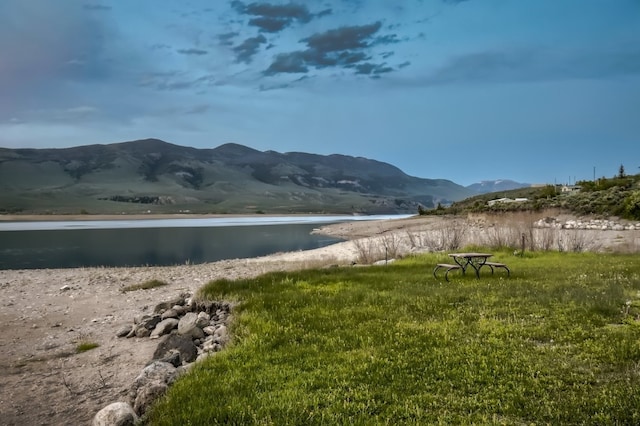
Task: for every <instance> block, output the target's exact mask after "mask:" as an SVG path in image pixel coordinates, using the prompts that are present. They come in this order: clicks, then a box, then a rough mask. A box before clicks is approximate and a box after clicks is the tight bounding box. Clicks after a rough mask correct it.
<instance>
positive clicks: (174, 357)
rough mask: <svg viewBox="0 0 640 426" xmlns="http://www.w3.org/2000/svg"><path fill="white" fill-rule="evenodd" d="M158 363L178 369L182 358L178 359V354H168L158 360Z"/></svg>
mask: <svg viewBox="0 0 640 426" xmlns="http://www.w3.org/2000/svg"><path fill="white" fill-rule="evenodd" d="M158 361H162V362H168V363H169V364H171V365H173V366H174V367H176V368H178V367H180V366H181V365H182V358H181V357H180V352H170V353H168V354H167V355H166V356H165V357H163V358H160V359H159V360H158Z"/></svg>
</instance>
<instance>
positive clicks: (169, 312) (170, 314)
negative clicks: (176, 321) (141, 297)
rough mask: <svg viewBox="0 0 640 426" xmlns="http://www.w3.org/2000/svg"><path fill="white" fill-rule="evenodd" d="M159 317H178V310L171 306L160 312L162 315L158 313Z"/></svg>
mask: <svg viewBox="0 0 640 426" xmlns="http://www.w3.org/2000/svg"><path fill="white" fill-rule="evenodd" d="M160 318H162V319H163V320H165V319H167V318H178V312H176V310H175V309H173V308H171V309H167V310H166V311H164V312H163V313H162V315H160Z"/></svg>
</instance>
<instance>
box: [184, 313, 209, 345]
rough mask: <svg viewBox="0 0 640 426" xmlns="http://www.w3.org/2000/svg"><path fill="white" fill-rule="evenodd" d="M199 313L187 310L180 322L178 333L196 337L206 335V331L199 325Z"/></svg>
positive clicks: (199, 337)
mask: <svg viewBox="0 0 640 426" xmlns="http://www.w3.org/2000/svg"><path fill="white" fill-rule="evenodd" d="M197 322H198V315H197V314H195V313H193V312H187V313H186V314H185V315H184V316H183V317H182V318H180V322H179V323H178V334H181V335H183V336H191V337H192V338H194V339H201V338H203V337H204V332H203V331H202V329H201V328H200V327H198V326H197Z"/></svg>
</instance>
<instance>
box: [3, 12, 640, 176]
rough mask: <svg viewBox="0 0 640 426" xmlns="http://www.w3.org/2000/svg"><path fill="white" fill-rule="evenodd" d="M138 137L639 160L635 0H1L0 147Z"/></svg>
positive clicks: (376, 153)
mask: <svg viewBox="0 0 640 426" xmlns="http://www.w3.org/2000/svg"><path fill="white" fill-rule="evenodd" d="M145 138H158V139H162V140H164V141H166V142H170V143H174V144H177V145H183V146H191V147H196V148H215V147H217V146H219V145H222V144H225V143H228V142H234V143H239V144H242V145H246V146H249V147H251V148H254V149H257V150H260V151H267V150H273V151H277V152H292V151H298V152H309V153H315V154H322V155H329V154H344V155H352V156H357V157H366V158H370V159H374V160H378V161H384V162H387V163H390V164H393V165H394V166H397V167H398V168H400V169H401V170H402V171H404V172H405V173H407V174H409V175H412V176H416V177H422V178H429V179H449V180H452V181H454V182H456V183H458V184H461V185H470V184H472V183H475V182H480V181H484V180H495V179H512V180H515V181H518V182H524V183H574V182H575V181H576V180H590V179H593V178H594V176H595V177H597V178H599V177H601V176H605V177H611V176H614V175H616V174H617V173H618V171H619V168H620V166H621V165H622V166H623V167H624V168H625V171H626V172H627V173H629V174H636V173H640V169H639V168H638V167H640V155H639V154H640V148H639V146H640V144H639V143H640V0H535V1H518V0H406V1H399V0H398V1H396V0H367V1H364V0H320V1H302V0H291V1H289V0H287V1H274V0H264V1H260V0H259V1H255V2H253V1H240V0H234V1H223V0H174V1H170V0H163V1H158V0H111V1H109V0H95V1H94V0H87V1H85V0H55V1H53V0H0V147H5V148H63V147H70V146H79V145H90V144H108V143H115V142H123V141H130V140H137V139H145Z"/></svg>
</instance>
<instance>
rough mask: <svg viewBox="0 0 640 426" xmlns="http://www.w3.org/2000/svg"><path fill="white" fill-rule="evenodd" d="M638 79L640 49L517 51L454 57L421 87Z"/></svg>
mask: <svg viewBox="0 0 640 426" xmlns="http://www.w3.org/2000/svg"><path fill="white" fill-rule="evenodd" d="M628 75H640V49H638V48H635V47H634V48H628V49H618V50H606V51H605V50H598V49H593V48H592V49H591V50H589V51H562V50H556V49H541V48H530V49H516V50H509V51H488V52H477V53H470V54H466V55H460V56H456V57H454V58H452V59H450V60H449V61H448V62H447V63H445V64H444V65H443V66H441V67H440V68H438V69H437V70H435V71H434V72H433V73H431V75H429V76H427V77H426V78H425V79H424V80H423V83H426V84H428V85H445V84H456V83H471V84H474V83H504V82H518V81H558V80H567V79H585V78H588V79H603V78H610V77H614V76H628Z"/></svg>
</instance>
